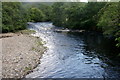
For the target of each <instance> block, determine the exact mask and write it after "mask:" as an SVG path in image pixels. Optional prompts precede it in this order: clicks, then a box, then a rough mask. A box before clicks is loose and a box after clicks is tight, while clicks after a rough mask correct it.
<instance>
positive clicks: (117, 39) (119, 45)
mask: <svg viewBox="0 0 120 80" xmlns="http://www.w3.org/2000/svg"><path fill="white" fill-rule="evenodd" d="M115 40H116V41H118V43H117V44H116V46H117V47H120V37H118V38H116V39H115Z"/></svg>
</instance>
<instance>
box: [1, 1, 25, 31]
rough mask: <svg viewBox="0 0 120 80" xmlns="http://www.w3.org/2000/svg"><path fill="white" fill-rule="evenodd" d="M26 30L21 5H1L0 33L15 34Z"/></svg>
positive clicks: (4, 3) (16, 3) (13, 3)
mask: <svg viewBox="0 0 120 80" xmlns="http://www.w3.org/2000/svg"><path fill="white" fill-rule="evenodd" d="M25 28H26V19H25V16H24V15H23V13H22V7H21V3H19V2H10V3H9V2H3V3H2V32H10V31H11V32H15V31H16V30H21V29H25Z"/></svg>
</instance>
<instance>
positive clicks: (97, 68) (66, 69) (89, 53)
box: [26, 22, 120, 78]
mask: <svg viewBox="0 0 120 80" xmlns="http://www.w3.org/2000/svg"><path fill="white" fill-rule="evenodd" d="M29 29H33V30H35V31H36V33H35V34H32V35H33V36H38V37H40V38H42V40H43V41H44V42H45V43H46V44H45V45H44V46H46V47H47V50H46V52H45V53H44V54H43V56H42V58H41V59H40V64H39V65H38V66H37V67H36V68H35V69H34V70H33V72H31V73H30V74H28V75H27V76H26V78H120V66H119V65H118V64H119V62H117V61H116V60H114V59H113V60H112V58H109V57H108V56H107V55H108V54H111V52H114V51H113V48H111V47H110V44H111V43H110V41H109V40H107V39H105V38H104V37H103V36H102V35H98V34H89V33H87V34H86V33H75V32H73V33H68V32H55V31H54V30H55V29H59V27H55V26H54V25H52V23H50V22H41V23H30V24H29Z"/></svg>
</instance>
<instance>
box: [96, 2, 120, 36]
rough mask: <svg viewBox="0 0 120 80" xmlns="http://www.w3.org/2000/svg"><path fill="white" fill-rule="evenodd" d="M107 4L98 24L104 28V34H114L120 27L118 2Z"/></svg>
mask: <svg viewBox="0 0 120 80" xmlns="http://www.w3.org/2000/svg"><path fill="white" fill-rule="evenodd" d="M107 5H108V6H106V8H105V11H104V12H103V15H102V16H101V17H100V19H99V22H98V24H97V25H98V26H99V27H100V28H102V30H103V32H104V34H107V35H112V36H114V35H115V34H116V32H117V31H118V30H119V29H120V28H119V27H120V26H119V18H120V17H119V9H118V3H108V4H107Z"/></svg>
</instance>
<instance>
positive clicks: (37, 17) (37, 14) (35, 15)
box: [29, 8, 45, 22]
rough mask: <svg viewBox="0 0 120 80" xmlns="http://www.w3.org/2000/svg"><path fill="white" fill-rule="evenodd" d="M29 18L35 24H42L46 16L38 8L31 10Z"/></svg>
mask: <svg viewBox="0 0 120 80" xmlns="http://www.w3.org/2000/svg"><path fill="white" fill-rule="evenodd" d="M29 17H30V21H34V22H41V21H44V20H45V15H44V14H43V13H42V11H41V10H40V9H38V8H30V9H29Z"/></svg>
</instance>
